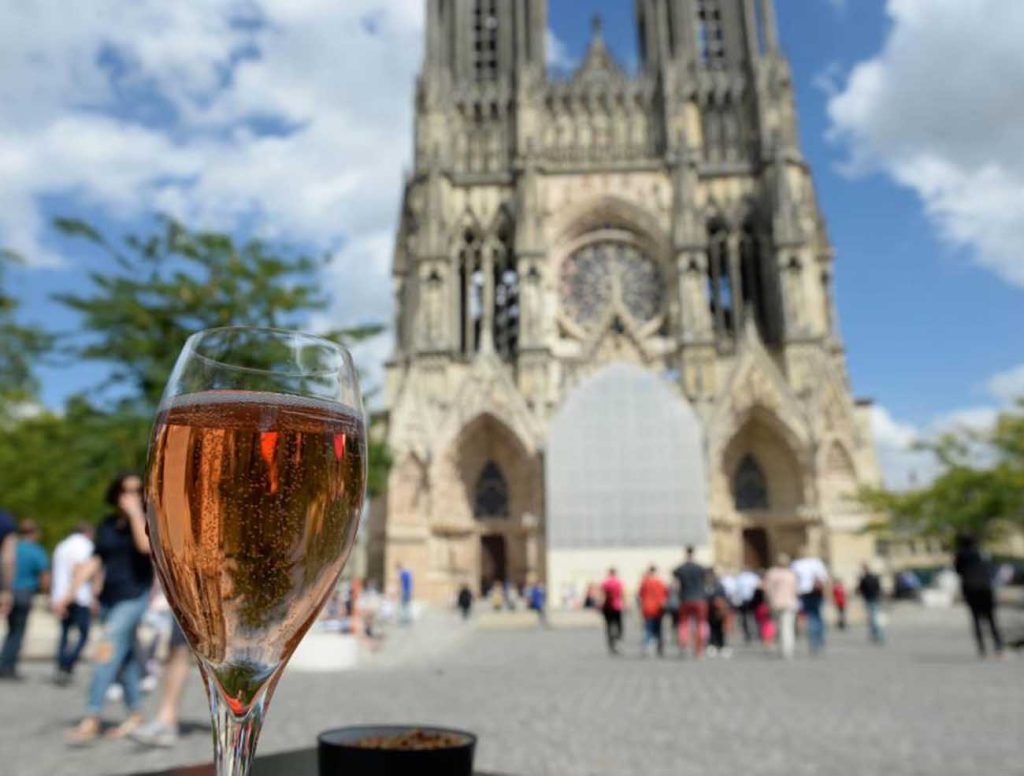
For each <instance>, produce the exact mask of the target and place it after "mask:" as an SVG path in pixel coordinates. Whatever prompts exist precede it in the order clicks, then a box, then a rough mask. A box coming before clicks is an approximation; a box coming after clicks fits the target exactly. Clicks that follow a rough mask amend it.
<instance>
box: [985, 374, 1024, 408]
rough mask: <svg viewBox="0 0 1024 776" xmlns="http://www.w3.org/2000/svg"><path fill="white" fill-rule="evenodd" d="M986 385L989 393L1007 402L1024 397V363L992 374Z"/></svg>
mask: <svg viewBox="0 0 1024 776" xmlns="http://www.w3.org/2000/svg"><path fill="white" fill-rule="evenodd" d="M986 386H987V387H988V390H989V393H991V394H992V395H993V396H995V397H996V398H997V399H1000V400H1001V401H1003V402H1006V403H1007V404H1009V403H1011V402H1015V401H1017V400H1018V399H1024V364H1020V365H1018V366H1015V367H1013V368H1012V369H1007V370H1006V371H1005V372H1000V373H999V374H995V375H992V377H990V378H989V380H988V383H987V384H986Z"/></svg>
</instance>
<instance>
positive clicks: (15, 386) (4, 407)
mask: <svg viewBox="0 0 1024 776" xmlns="http://www.w3.org/2000/svg"><path fill="white" fill-rule="evenodd" d="M17 261H20V259H19V257H18V256H17V255H15V254H13V253H11V252H9V251H0V421H2V420H3V418H4V417H5V416H6V415H9V414H10V412H11V410H12V409H13V408H14V407H17V406H18V405H19V404H20V403H21V402H25V401H28V400H30V399H31V398H32V397H33V396H34V395H35V391H36V389H37V387H38V386H37V383H36V377H35V374H34V371H33V366H34V364H35V363H36V362H37V361H38V359H39V358H41V357H42V356H43V355H44V354H45V353H46V352H47V351H48V350H49V349H50V347H51V345H52V337H51V336H50V335H49V334H47V333H46V332H44V331H42V330H41V329H39V328H37V327H34V326H25V325H24V324H21V323H19V322H18V321H17V318H16V314H17V311H18V300H17V299H15V298H14V297H13V296H12V295H10V294H9V293H8V292H7V290H6V287H5V285H4V269H5V265H6V264H8V263H13V262H17Z"/></svg>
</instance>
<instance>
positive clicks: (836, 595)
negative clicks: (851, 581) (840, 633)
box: [832, 579, 846, 630]
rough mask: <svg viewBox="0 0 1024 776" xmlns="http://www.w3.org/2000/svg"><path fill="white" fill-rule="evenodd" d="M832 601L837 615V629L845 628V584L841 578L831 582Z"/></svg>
mask: <svg viewBox="0 0 1024 776" xmlns="http://www.w3.org/2000/svg"><path fill="white" fill-rule="evenodd" d="M832 603H833V604H834V605H835V607H836V612H837V613H838V615H839V616H838V618H837V619H836V626H837V627H838V628H839V630H846V586H845V585H844V584H843V580H841V579H837V580H835V581H834V582H833V583H832Z"/></svg>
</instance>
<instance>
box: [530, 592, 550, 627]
mask: <svg viewBox="0 0 1024 776" xmlns="http://www.w3.org/2000/svg"><path fill="white" fill-rule="evenodd" d="M527 600H528V601H529V606H530V608H531V609H533V611H535V612H536V613H537V625H539V626H540V627H541V628H546V627H548V612H547V605H548V595H547V590H546V589H545V588H544V585H543V584H542V583H541V582H534V583H533V584H532V585H531V586H530V592H529V596H528V597H527Z"/></svg>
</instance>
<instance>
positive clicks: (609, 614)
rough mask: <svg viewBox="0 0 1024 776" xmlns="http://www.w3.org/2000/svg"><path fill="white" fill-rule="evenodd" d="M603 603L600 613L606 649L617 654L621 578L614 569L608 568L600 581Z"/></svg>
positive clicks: (620, 607)
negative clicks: (605, 575)
mask: <svg viewBox="0 0 1024 776" xmlns="http://www.w3.org/2000/svg"><path fill="white" fill-rule="evenodd" d="M601 593H602V594H603V595H604V603H603V604H602V605H601V613H602V614H603V615H604V628H605V635H606V636H607V637H608V651H609V652H611V653H612V654H613V655H617V654H619V642H620V641H622V597H623V592H622V580H620V579H619V577H618V575H617V574H616V573H615V569H614V568H611V569H608V576H607V577H605V579H604V582H602V583H601Z"/></svg>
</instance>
